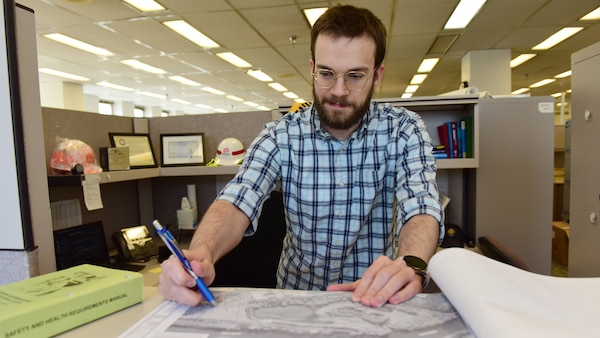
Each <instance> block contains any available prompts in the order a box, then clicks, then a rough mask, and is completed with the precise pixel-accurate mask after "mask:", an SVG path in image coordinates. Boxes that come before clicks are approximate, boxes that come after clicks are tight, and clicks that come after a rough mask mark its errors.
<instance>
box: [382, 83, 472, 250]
mask: <svg viewBox="0 0 600 338" xmlns="http://www.w3.org/2000/svg"><path fill="white" fill-rule="evenodd" d="M377 101H380V102H389V103H390V104H392V105H393V106H397V107H405V108H406V109H409V110H411V111H414V112H416V113H418V114H419V115H420V116H421V117H422V118H423V121H424V122H425V126H426V128H427V132H428V133H429V136H430V137H431V140H432V142H433V144H434V145H436V144H441V141H440V138H439V136H438V131H437V126H439V125H443V124H444V123H446V122H449V121H458V120H460V119H463V118H465V117H472V118H473V157H472V158H446V159H437V160H436V164H437V167H438V175H437V182H438V189H439V190H440V192H442V193H444V194H446V195H447V196H449V197H450V198H451V202H450V204H449V205H448V207H447V208H446V210H445V212H446V223H451V224H456V225H458V226H460V227H461V228H462V229H463V231H464V232H465V234H466V235H467V244H468V245H469V246H473V245H475V232H476V229H475V228H476V227H475V212H476V206H475V174H476V172H477V168H479V152H480V150H479V149H480V147H479V137H480V136H479V135H480V132H479V118H480V117H479V97H478V96H477V95H470V96H432V97H415V98H409V99H396V98H393V99H380V100H377Z"/></svg>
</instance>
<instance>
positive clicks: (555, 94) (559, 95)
mask: <svg viewBox="0 0 600 338" xmlns="http://www.w3.org/2000/svg"><path fill="white" fill-rule="evenodd" d="M562 95H563V93H554V94H551V95H550V96H552V97H561V96H562Z"/></svg>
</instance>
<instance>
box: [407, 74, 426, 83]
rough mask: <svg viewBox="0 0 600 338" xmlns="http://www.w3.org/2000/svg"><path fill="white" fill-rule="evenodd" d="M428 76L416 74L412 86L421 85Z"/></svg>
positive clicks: (411, 81)
mask: <svg viewBox="0 0 600 338" xmlns="http://www.w3.org/2000/svg"><path fill="white" fill-rule="evenodd" d="M425 78H427V74H415V75H414V76H413V77H412V79H411V80H410V84H414V85H419V84H421V83H423V81H425Z"/></svg>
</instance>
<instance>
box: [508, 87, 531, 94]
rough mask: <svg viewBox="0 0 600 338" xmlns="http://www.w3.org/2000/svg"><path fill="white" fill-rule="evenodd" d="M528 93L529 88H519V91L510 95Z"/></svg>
mask: <svg viewBox="0 0 600 338" xmlns="http://www.w3.org/2000/svg"><path fill="white" fill-rule="evenodd" d="M528 91H529V88H519V89H517V90H515V91H513V92H512V93H511V94H513V95H519V94H523V93H527V92H528Z"/></svg>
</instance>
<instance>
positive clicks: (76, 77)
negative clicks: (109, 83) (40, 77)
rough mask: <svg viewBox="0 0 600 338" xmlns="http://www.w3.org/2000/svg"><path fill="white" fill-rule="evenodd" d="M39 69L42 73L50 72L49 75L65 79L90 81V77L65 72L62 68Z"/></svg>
mask: <svg viewBox="0 0 600 338" xmlns="http://www.w3.org/2000/svg"><path fill="white" fill-rule="evenodd" d="M38 71H39V72H40V73H44V74H48V75H54V76H58V77H63V78H65V79H69V80H73V81H82V82H85V81H89V80H90V79H88V78H87V77H83V76H79V75H75V74H70V73H65V72H61V71H60V70H54V69H50V68H40V69H38Z"/></svg>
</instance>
